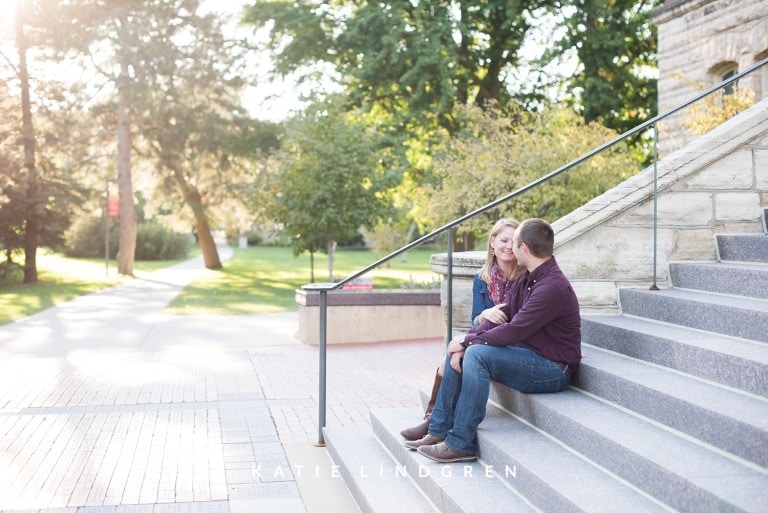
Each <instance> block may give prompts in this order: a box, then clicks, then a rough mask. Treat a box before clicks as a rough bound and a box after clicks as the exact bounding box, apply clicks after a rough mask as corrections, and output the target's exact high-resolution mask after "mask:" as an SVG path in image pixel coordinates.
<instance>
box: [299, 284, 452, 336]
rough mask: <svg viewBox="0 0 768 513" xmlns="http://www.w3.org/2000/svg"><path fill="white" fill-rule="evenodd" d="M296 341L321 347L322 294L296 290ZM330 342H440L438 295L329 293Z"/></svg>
mask: <svg viewBox="0 0 768 513" xmlns="http://www.w3.org/2000/svg"><path fill="white" fill-rule="evenodd" d="M296 303H297V304H298V305H299V332H298V334H297V337H298V339H299V340H301V341H302V342H304V343H305V344H311V345H317V344H319V343H320V341H319V338H320V333H319V326H320V307H319V303H320V292H316V291H310V292H307V291H304V290H297V291H296ZM327 306H328V311H327V318H326V343H328V344H351V343H364V342H393V341H402V340H422V339H433V338H440V337H443V336H444V335H445V332H446V327H445V319H444V316H443V309H442V307H441V306H440V291H439V290H421V291H408V290H371V291H345V290H338V291H337V290H334V291H330V292H328V303H327Z"/></svg>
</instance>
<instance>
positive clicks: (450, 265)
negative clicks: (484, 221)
mask: <svg viewBox="0 0 768 513" xmlns="http://www.w3.org/2000/svg"><path fill="white" fill-rule="evenodd" d="M445 294H446V298H445V299H446V301H447V303H448V315H446V319H445V322H446V324H447V330H446V332H445V333H446V335H445V336H446V340H445V344H446V345H448V343H449V342H450V341H451V339H452V338H453V228H449V229H448V283H447V285H446V288H445Z"/></svg>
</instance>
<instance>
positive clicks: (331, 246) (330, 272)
mask: <svg viewBox="0 0 768 513" xmlns="http://www.w3.org/2000/svg"><path fill="white" fill-rule="evenodd" d="M335 252H336V241H335V240H329V241H328V283H333V257H334V253H335Z"/></svg>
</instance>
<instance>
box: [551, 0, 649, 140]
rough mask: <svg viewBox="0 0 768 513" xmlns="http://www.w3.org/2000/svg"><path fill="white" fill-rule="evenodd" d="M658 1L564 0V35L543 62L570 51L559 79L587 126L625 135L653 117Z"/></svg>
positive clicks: (560, 56) (562, 55)
mask: <svg viewBox="0 0 768 513" xmlns="http://www.w3.org/2000/svg"><path fill="white" fill-rule="evenodd" d="M661 4H662V0H608V1H606V0H565V1H564V2H563V12H565V13H568V14H566V15H565V17H564V20H563V25H564V27H565V32H564V35H563V36H562V37H561V38H560V39H559V40H557V41H556V42H555V43H554V45H553V48H552V51H551V52H547V53H545V56H544V58H543V60H544V61H549V60H550V59H553V58H558V57H559V58H562V57H564V56H566V55H568V54H569V53H570V52H575V54H576V56H577V58H578V62H579V68H578V70H577V72H576V74H575V75H573V76H570V77H563V79H562V80H563V81H564V82H565V84H566V89H567V90H568V91H569V93H570V95H571V96H570V99H569V101H570V103H571V104H572V105H574V106H575V107H576V108H577V110H578V111H579V112H580V114H581V115H582V117H583V118H584V120H585V121H586V122H587V123H591V122H593V121H599V122H600V123H602V124H604V125H605V126H607V127H609V128H612V129H614V130H618V131H619V132H625V131H627V130H629V129H631V128H634V127H635V126H637V125H638V124H640V123H642V122H643V121H645V120H646V119H649V118H651V117H653V116H654V115H656V110H657V105H656V74H655V70H656V30H655V26H654V25H653V23H652V22H651V12H652V11H653V9H655V8H657V7H660V6H661Z"/></svg>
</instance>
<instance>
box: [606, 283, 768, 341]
mask: <svg viewBox="0 0 768 513" xmlns="http://www.w3.org/2000/svg"><path fill="white" fill-rule="evenodd" d="M619 303H620V305H621V310H622V312H623V313H624V314H628V315H636V316H641V317H645V318H649V319H655V320H657V321H663V322H668V323H671V324H679V325H682V326H688V327H690V328H696V329H700V330H706V331H712V332H715V333H722V334H724V335H731V336H734V337H742V338H748V339H751V340H757V341H760V342H768V301H765V300H761V299H753V298H742V297H735V296H728V295H722V294H712V293H705V292H699V291H691V290H683V289H674V288H673V289H663V290H658V291H651V290H645V289H632V288H621V289H619Z"/></svg>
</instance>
